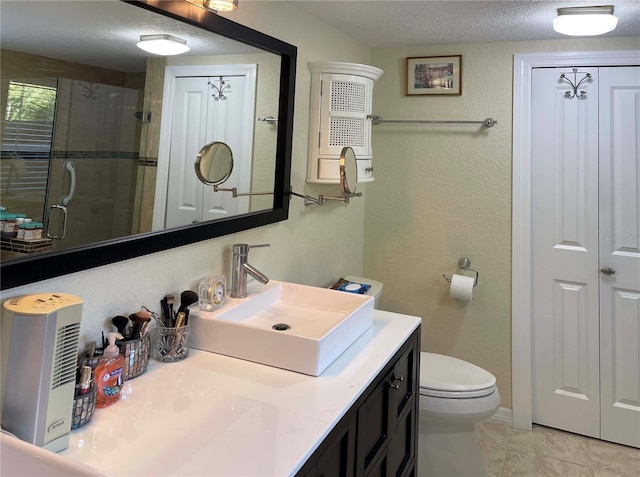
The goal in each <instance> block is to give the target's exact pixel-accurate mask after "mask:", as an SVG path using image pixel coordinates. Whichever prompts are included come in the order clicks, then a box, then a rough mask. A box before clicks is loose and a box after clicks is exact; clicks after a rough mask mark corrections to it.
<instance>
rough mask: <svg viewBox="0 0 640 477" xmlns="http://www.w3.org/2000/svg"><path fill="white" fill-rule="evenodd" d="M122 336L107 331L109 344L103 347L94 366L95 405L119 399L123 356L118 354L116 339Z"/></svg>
mask: <svg viewBox="0 0 640 477" xmlns="http://www.w3.org/2000/svg"><path fill="white" fill-rule="evenodd" d="M122 338H123V337H122V335H121V334H120V333H109V346H107V347H106V348H105V349H104V353H103V355H102V358H101V359H100V361H99V362H98V365H97V366H96V370H95V378H96V386H97V388H98V396H97V399H96V407H107V406H110V405H111V404H114V403H115V402H116V401H118V399H120V389H121V388H122V381H123V378H122V369H123V367H124V358H123V357H122V356H121V355H120V348H118V346H117V345H116V340H117V339H122Z"/></svg>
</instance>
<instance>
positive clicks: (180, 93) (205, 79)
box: [154, 65, 256, 229]
mask: <svg viewBox="0 0 640 477" xmlns="http://www.w3.org/2000/svg"><path fill="white" fill-rule="evenodd" d="M167 70H171V73H173V74H175V76H174V77H173V78H170V81H167V76H166V75H165V91H166V89H167V87H169V88H171V89H172V94H171V95H165V97H172V98H173V99H172V102H171V104H170V105H168V106H169V110H167V109H165V108H163V109H164V111H163V120H162V126H161V128H162V130H163V132H162V133H161V134H164V130H165V129H164V128H165V127H167V128H170V132H168V133H167V134H169V136H170V144H168V147H167V149H168V150H165V151H163V150H161V151H160V156H159V159H158V162H159V168H160V164H161V161H166V162H167V163H168V164H165V165H167V166H168V167H167V170H168V178H169V179H168V181H167V182H166V184H164V185H163V184H162V181H161V180H159V181H158V187H165V189H164V190H165V194H163V195H165V196H166V208H165V210H164V217H161V215H162V210H161V209H162V208H161V207H160V206H159V204H158V203H156V204H155V206H154V229H156V227H158V228H165V227H177V226H180V225H186V224H191V223H197V222H201V221H206V220H213V219H219V218H222V217H228V216H231V215H237V214H242V213H246V212H248V211H249V199H248V198H246V197H239V198H233V197H232V196H231V195H230V194H222V193H214V192H213V188H212V187H208V186H205V185H204V184H202V183H201V182H200V181H199V180H198V179H197V177H196V175H195V172H194V166H193V165H194V161H195V158H196V156H197V154H198V151H199V150H200V148H201V147H202V146H204V145H205V144H207V143H210V142H213V141H220V142H224V143H226V144H228V145H229V146H230V147H231V150H232V151H233V157H234V163H235V166H234V170H233V173H232V174H231V176H230V177H229V179H228V180H227V181H226V182H225V187H236V188H237V189H238V190H241V191H248V190H250V188H251V168H252V156H253V124H254V121H255V78H256V67H255V65H228V66H225V65H222V66H214V67H211V66H210V67H204V68H203V67H169V68H167ZM203 73H205V74H208V75H207V76H202V74H203ZM214 73H215V76H214V75H213V74H214ZM169 121H170V123H169ZM159 174H160V170H159ZM167 191H168V192H167ZM156 192H158V189H156ZM159 195H160V194H158V193H156V197H158V196H159ZM156 209H159V210H156ZM158 219H164V220H163V223H158Z"/></svg>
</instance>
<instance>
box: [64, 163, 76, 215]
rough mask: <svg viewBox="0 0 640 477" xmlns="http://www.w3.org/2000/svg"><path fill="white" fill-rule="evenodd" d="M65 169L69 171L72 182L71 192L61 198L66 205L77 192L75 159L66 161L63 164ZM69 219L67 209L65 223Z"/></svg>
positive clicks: (70, 185)
mask: <svg viewBox="0 0 640 477" xmlns="http://www.w3.org/2000/svg"><path fill="white" fill-rule="evenodd" d="M62 167H63V169H64V170H65V171H69V176H70V183H69V192H68V193H67V195H63V196H62V197H61V198H60V203H61V204H62V205H63V206H64V207H66V206H67V205H69V202H71V199H73V194H75V193H76V165H75V164H74V163H73V161H65V163H64V166H62ZM66 220H67V212H66V210H65V223H66Z"/></svg>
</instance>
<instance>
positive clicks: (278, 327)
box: [271, 323, 291, 331]
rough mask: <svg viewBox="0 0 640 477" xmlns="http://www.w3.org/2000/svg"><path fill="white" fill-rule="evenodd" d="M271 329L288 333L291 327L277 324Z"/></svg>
mask: <svg viewBox="0 0 640 477" xmlns="http://www.w3.org/2000/svg"><path fill="white" fill-rule="evenodd" d="M271 328H273V329H274V330H276V331H287V330H288V329H290V328H291V327H290V326H289V325H287V324H286V323H276V324H275V325H273V326H272V327H271Z"/></svg>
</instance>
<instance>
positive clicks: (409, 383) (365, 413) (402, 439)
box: [297, 327, 420, 477]
mask: <svg viewBox="0 0 640 477" xmlns="http://www.w3.org/2000/svg"><path fill="white" fill-rule="evenodd" d="M419 362H420V328H419V327H418V329H417V330H415V331H414V332H413V334H412V335H411V337H410V338H409V339H408V340H407V341H406V342H405V343H404V344H403V345H402V347H401V348H400V350H398V352H397V353H396V354H395V355H394V356H393V358H392V359H391V360H390V361H389V362H388V364H387V365H386V366H385V367H384V369H383V370H382V372H380V374H378V376H376V377H375V379H374V380H373V382H372V383H371V384H370V385H369V387H368V388H367V389H366V390H365V392H364V393H362V395H361V396H360V397H359V398H358V400H357V401H356V403H355V404H354V405H353V406H352V407H351V409H349V411H348V412H347V414H346V415H345V416H344V417H343V418H342V419H341V420H340V422H339V423H338V425H337V426H336V427H335V428H334V429H333V430H332V431H331V433H330V434H329V436H328V437H327V438H326V439H325V440H324V442H323V443H322V444H321V445H320V446H319V447H318V449H317V450H316V451H315V452H314V454H313V455H312V456H311V458H310V459H309V461H308V462H307V463H306V464H305V465H304V466H303V468H302V469H301V470H300V472H298V474H297V475H298V476H300V477H364V476H367V477H368V476H380V477H382V476H387V477H391V476H396V477H405V476H412V475H415V467H416V451H417V439H418V404H419V403H418V383H419Z"/></svg>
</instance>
